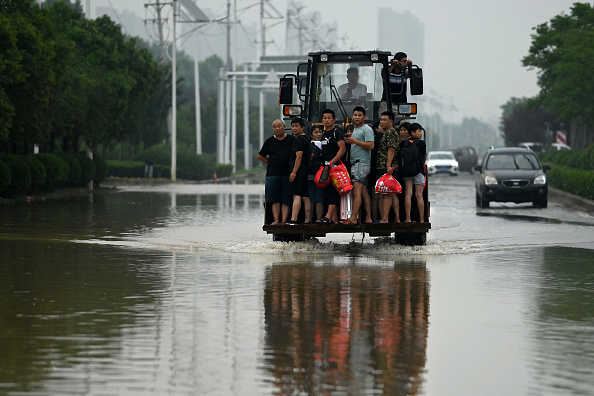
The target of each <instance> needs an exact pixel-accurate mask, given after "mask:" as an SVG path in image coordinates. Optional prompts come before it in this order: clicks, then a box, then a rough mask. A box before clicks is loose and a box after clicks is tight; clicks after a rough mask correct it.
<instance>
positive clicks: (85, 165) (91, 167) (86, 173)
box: [76, 153, 97, 187]
mask: <svg viewBox="0 0 594 396" xmlns="http://www.w3.org/2000/svg"><path fill="white" fill-rule="evenodd" d="M76 158H77V159H78V162H79V164H80V169H81V173H80V178H79V180H78V186H79V187H86V186H87V185H88V184H89V183H90V182H91V181H92V180H93V179H94V178H95V175H96V173H97V167H96V166H95V162H93V160H92V159H90V158H89V157H88V156H87V155H86V154H84V153H78V154H76Z"/></svg>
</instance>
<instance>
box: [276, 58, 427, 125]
mask: <svg viewBox="0 0 594 396" xmlns="http://www.w3.org/2000/svg"><path fill="white" fill-rule="evenodd" d="M391 60H392V58H391V53H390V52H386V51H348V52H326V51H321V52H312V53H309V60H308V62H307V63H301V64H299V66H298V68H297V74H296V75H295V74H287V75H285V76H284V77H283V78H281V83H280V94H279V103H280V104H283V105H285V106H283V115H284V116H286V117H302V118H303V119H304V120H306V121H308V122H309V123H319V122H320V121H321V119H322V112H323V111H324V110H325V109H332V110H334V112H335V114H336V118H337V123H339V124H340V123H345V122H348V119H349V117H351V116H352V114H353V109H354V108H355V107H357V106H362V107H363V108H365V110H366V115H367V120H366V122H367V123H369V124H372V123H373V122H374V121H375V120H377V119H379V112H380V110H382V111H385V110H388V109H393V108H394V109H396V108H397V109H398V110H397V113H398V114H400V115H402V116H405V117H406V118H414V115H415V114H416V104H415V103H393V102H394V101H395V98H396V97H397V96H398V95H399V94H400V93H401V92H391V91H390V88H391V87H390V84H389V83H388V78H387V76H388V75H389V66H390V62H391ZM407 72H408V75H409V83H410V86H411V94H413V95H414V94H422V84H423V81H422V73H421V69H419V68H418V67H416V66H414V65H413V66H411V67H409V68H408V70H407ZM294 86H296V87H297V90H296V96H297V97H298V99H299V101H300V102H301V104H293V102H294V99H295V93H294V92H293V87H294ZM393 104H394V105H397V107H396V106H395V107H393V106H392V105H393ZM395 114H396V112H395Z"/></svg>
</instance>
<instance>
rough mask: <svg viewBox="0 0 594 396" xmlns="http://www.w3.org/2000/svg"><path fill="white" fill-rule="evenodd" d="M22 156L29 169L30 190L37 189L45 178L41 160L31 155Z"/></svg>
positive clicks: (43, 182) (45, 174) (45, 173)
mask: <svg viewBox="0 0 594 396" xmlns="http://www.w3.org/2000/svg"><path fill="white" fill-rule="evenodd" d="M22 158H23V159H24V160H25V162H26V163H27V165H28V166H29V170H30V171H31V191H32V192H35V191H39V190H40V189H41V188H42V187H43V185H44V184H45V180H46V179H47V172H46V171H45V167H44V166H43V164H42V163H41V161H39V159H37V158H36V157H35V156H33V155H24V156H22Z"/></svg>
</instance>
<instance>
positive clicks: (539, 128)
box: [501, 98, 556, 146]
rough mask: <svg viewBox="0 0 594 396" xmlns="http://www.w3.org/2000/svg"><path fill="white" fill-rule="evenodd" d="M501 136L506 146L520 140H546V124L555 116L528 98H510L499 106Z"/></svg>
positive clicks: (553, 119) (543, 141)
mask: <svg viewBox="0 0 594 396" xmlns="http://www.w3.org/2000/svg"><path fill="white" fill-rule="evenodd" d="M501 109H502V110H503V113H502V119H501V137H502V138H503V140H504V141H505V145H506V146H517V145H518V143H520V142H541V143H546V142H547V134H546V133H547V127H546V124H551V123H552V122H553V121H555V118H556V117H555V116H554V115H553V114H551V113H549V112H548V111H546V110H545V109H544V108H542V107H541V106H538V105H536V104H535V103H533V102H532V101H530V100H528V99H518V98H511V99H510V100H509V101H508V102H507V103H505V104H504V105H503V106H501Z"/></svg>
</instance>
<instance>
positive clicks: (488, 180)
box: [485, 176, 497, 186]
mask: <svg viewBox="0 0 594 396" xmlns="http://www.w3.org/2000/svg"><path fill="white" fill-rule="evenodd" d="M492 184H497V179H496V178H494V177H493V176H485V185H487V186H490V185H492Z"/></svg>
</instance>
